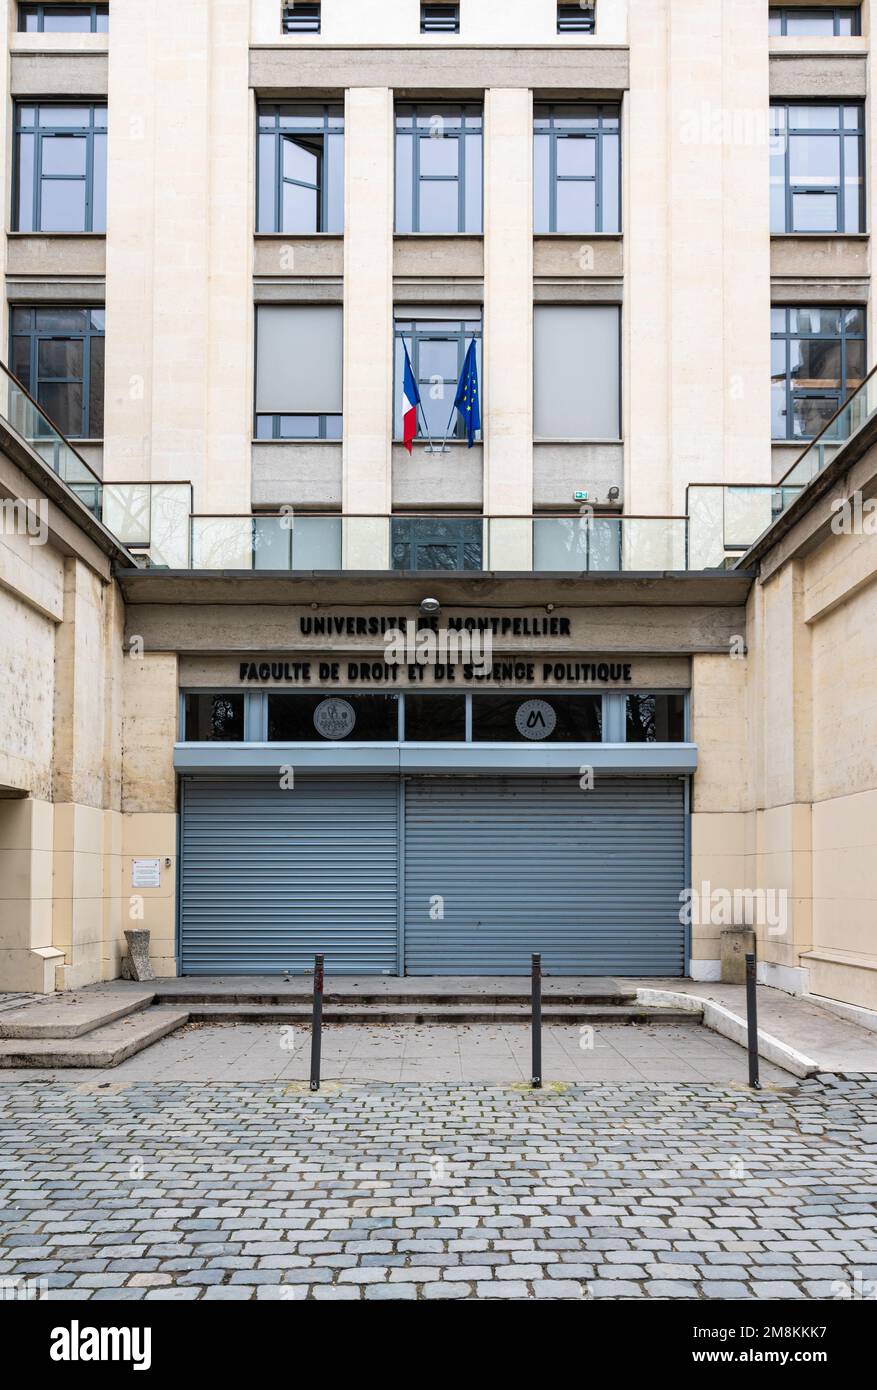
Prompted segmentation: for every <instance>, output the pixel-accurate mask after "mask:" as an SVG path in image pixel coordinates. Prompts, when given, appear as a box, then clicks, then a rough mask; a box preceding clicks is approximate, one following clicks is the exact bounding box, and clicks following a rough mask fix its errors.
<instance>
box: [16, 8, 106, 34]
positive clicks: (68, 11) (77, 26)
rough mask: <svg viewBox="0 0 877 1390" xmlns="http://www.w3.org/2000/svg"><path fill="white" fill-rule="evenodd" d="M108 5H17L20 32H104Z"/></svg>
mask: <svg viewBox="0 0 877 1390" xmlns="http://www.w3.org/2000/svg"><path fill="white" fill-rule="evenodd" d="M109 23H110V7H109V5H19V7H18V28H19V31H20V32H21V33H22V34H105V33H106V32H107V30H108V29H109Z"/></svg>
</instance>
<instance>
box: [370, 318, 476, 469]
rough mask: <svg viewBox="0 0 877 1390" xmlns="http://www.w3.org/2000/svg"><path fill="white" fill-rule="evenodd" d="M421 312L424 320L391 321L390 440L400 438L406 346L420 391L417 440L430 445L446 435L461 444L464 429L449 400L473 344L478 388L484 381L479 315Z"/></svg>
mask: <svg viewBox="0 0 877 1390" xmlns="http://www.w3.org/2000/svg"><path fill="white" fill-rule="evenodd" d="M421 312H423V313H424V315H425V316H424V317H423V318H417V319H397V320H396V335H395V336H396V344H395V361H394V372H395V383H396V384H395V390H394V392H393V402H394V407H393V437H394V438H395V439H401V438H402V379H403V373H404V370H405V348H406V347H407V348H408V356H409V357H410V358H411V370H412V371H413V372H414V379H415V381H416V382H417V385H418V388H419V390H420V409H419V410H418V412H417V438H418V439H426V438H427V435H428V436H429V437H430V438H431V439H432V440H433V441H434V442H435V443H439V442H440V441H441V440H443V439H444V438H445V436H446V435H448V437H449V438H451V439H465V437H466V427H465V424H464V423H463V421H462V420H461V419H460V417H459V415H458V414H457V412H456V411H455V410H454V397H455V396H456V394H457V383H458V382H459V380H460V373H461V372H462V370H463V362H464V360H465V357H466V353H467V351H468V348H469V344H470V343H471V342H472V341H473V339H474V341H475V353H476V359H477V364H478V384H479V389H480V387H481V383H482V382H483V380H484V373H483V371H482V362H481V318H480V316H479V317H478V318H477V319H476V318H467V319H441V318H432V317H430V316H429V314H430V311H429V310H422V311H421ZM434 312H437V313H438V312H441V311H438V310H437V311H434ZM482 416H483V400H482ZM424 417H425V419H426V429H424V423H423V421H424ZM449 429H450V433H449V434H448V431H449ZM478 437H480V432H479V434H478Z"/></svg>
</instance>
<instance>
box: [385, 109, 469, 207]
mask: <svg viewBox="0 0 877 1390" xmlns="http://www.w3.org/2000/svg"><path fill="white" fill-rule="evenodd" d="M482 125H483V121H482V110H481V107H480V106H449V105H438V106H398V107H397V108H396V231H397V232H431V233H434V234H436V233H442V232H480V231H481V227H482V191H481V190H482V168H481V165H482V150H481V138H482Z"/></svg>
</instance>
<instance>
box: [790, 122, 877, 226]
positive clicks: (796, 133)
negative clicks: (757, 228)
mask: <svg viewBox="0 0 877 1390" xmlns="http://www.w3.org/2000/svg"><path fill="white" fill-rule="evenodd" d="M797 106H812V107H814V108H816V107H819V108H822V109H830V108H832V107H836V108H837V110H838V111H839V112H840V122H841V123H840V125H839V126H835V127H830V126H824V127H821V128H819V129H813V128H812V127H810V126H807V127H801V126H793V125H791V123H790V121H789V113H790V112H791V110H792V108H793V107H797ZM864 106H865V103H864V102H863V101H843V100H841V101H835V102H831V101H822V100H820V101H772V102H771V103H770V115H771V121H772V118H773V113H774V112H775V111H783V112H784V113H785V116H784V120H783V125H782V128H781V130H780V131H777V132H775V133H773V134H772V135H771V138H772V139H776V137H777V135H778V134H781V135H782V136H783V139H784V149H783V195H784V197H783V213H784V218H785V225H784V227H783V229H782V234H784V235H787V236H846V235H850V236H858V235H860V234H862V233H864V232H865V231H866V201H865V192H866V179H865V160H864V155H865V123H864V120H862V121H860V123H859V125H858V127H857V128H856V129H854V130H849V129H847V128H846V127H845V126H844V124H843V118H844V112H845V111H848V110H857V111H860V112H864ZM803 136H806V137H808V138H814V139H821V140H835V141H837V142H838V146H839V148H838V155H839V162H838V181H837V183H836V184H824V185H822V186H815V185H810V184H808V185H806V186H802V185H800V184H793V183H792V169H791V161H792V140H793V139H796V138H799V137H803ZM848 139H857V140H858V142H859V161H858V162H859V169H860V171H861V173H860V178H859V226H858V227H856V228H854V229H850V230H849V231H848V229H847V225H846V215H847V214H846V196H845V193H846V141H847V140H848ZM807 194H812V195H815V196H819V197H824V196H825V195H831V196H833V197H834V198H835V200H836V203H837V218H836V223H837V225H836V227H835V228H834V230H833V231H827V232H823V231H817V232H805V231H797V230H796V229H795V226H794V200H795V198H796V197H798V196H801V195H807ZM771 232H772V233H773V232H774V229H773V228H771ZM774 235H777V233H774Z"/></svg>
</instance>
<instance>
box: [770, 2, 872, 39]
mask: <svg viewBox="0 0 877 1390" xmlns="http://www.w3.org/2000/svg"><path fill="white" fill-rule="evenodd" d="M767 23H768V30H767V32H768V33H769V34H770V35H772V36H777V37H778V36H779V35H786V34H788V35H789V37H791V36H793V35H794V36H795V37H800V38H804V37H808V38H809V37H819V36H821V35H823V34H824V35H826V37H829V38H831V37H836V36H838V35H839V36H841V37H843V36H845V35H849V34H861V32H862V16H861V11H860V10H859V7H858V5H835V6H831V5H827V6H823V7H822V8H820V9H812V8H811V9H799V8H798V6H796V5H772V6H771V9H770V14H769V18H768V21H767Z"/></svg>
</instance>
